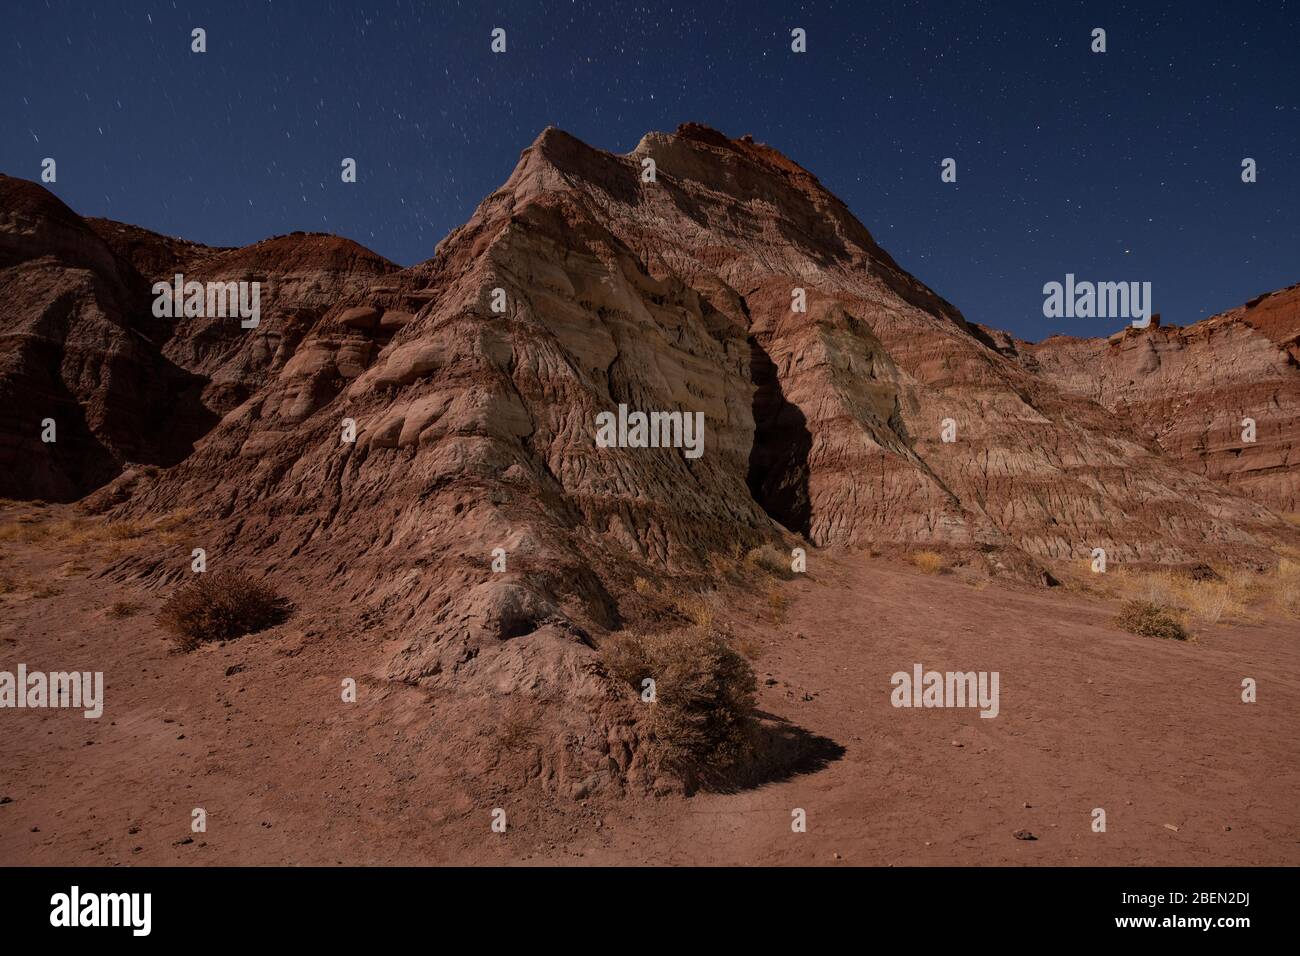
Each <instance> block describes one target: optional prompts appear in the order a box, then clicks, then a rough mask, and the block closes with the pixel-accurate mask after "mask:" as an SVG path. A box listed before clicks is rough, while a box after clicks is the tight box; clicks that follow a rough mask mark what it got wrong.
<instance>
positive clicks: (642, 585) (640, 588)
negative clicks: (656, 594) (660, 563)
mask: <svg viewBox="0 0 1300 956" xmlns="http://www.w3.org/2000/svg"><path fill="white" fill-rule="evenodd" d="M632 587H633V588H635V589H636V593H637V594H640V595H641V596H642V597H644V596H645V595H647V594H649V593H650V591H651V590H652V588H651V585H650V582H649V581H647V580H646V579H645V578H637V579H636V580H635V581H633V582H632Z"/></svg>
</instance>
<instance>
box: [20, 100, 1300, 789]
mask: <svg viewBox="0 0 1300 956" xmlns="http://www.w3.org/2000/svg"><path fill="white" fill-rule="evenodd" d="M651 169H652V170H653V181H647V178H648V170H651ZM0 199H3V213H2V214H3V216H4V218H3V219H2V220H0V254H2V255H3V256H4V258H3V260H0V266H3V272H0V289H2V290H3V291H4V293H5V301H7V302H10V303H14V304H15V305H13V306H11V311H10V312H9V313H8V314H7V315H6V316H5V324H4V326H3V330H2V331H3V334H4V336H5V341H6V348H5V352H4V356H3V359H2V361H3V362H4V363H5V364H4V365H2V366H0V398H2V399H3V402H2V403H0V404H2V405H3V409H2V410H0V415H3V416H4V418H3V420H0V441H2V442H3V443H4V444H3V446H0V457H2V459H3V462H4V464H5V466H6V475H8V477H7V478H6V479H5V482H6V484H5V486H4V487H3V488H0V493H2V494H9V495H13V496H35V495H40V496H46V497H63V498H69V497H75V496H78V495H81V494H84V493H86V492H89V491H91V490H92V489H95V488H97V487H99V486H103V487H101V488H100V490H99V491H97V492H96V493H95V495H93V496H92V497H91V498H90V499H88V502H87V505H88V506H89V507H92V508H96V509H99V510H104V509H113V511H114V514H116V515H119V516H121V515H126V516H145V515H151V514H158V513H161V512H166V511H171V510H175V509H184V510H185V511H186V512H187V513H188V514H190V515H192V519H193V522H194V527H195V529H196V532H195V534H196V541H195V542H193V544H185V545H178V546H176V547H175V548H174V549H172V550H170V551H164V552H159V553H154V554H136V555H131V556H129V557H128V558H126V559H124V561H123V562H122V563H121V565H120V566H119V567H118V568H117V569H116V573H121V574H128V573H130V574H140V575H144V576H146V577H149V578H152V579H154V580H173V579H176V578H179V577H180V576H182V575H183V574H185V573H186V572H187V568H188V561H189V548H190V547H191V546H198V545H201V546H203V547H204V548H205V549H206V550H207V552H208V555H209V560H210V561H217V562H221V561H226V562H237V563H241V564H243V565H246V566H248V567H252V568H256V569H259V570H263V569H264V570H265V571H266V572H267V573H270V574H275V575H277V576H281V577H288V578H293V579H295V580H297V581H299V582H300V585H301V587H302V588H304V589H308V590H310V591H312V592H314V593H317V594H319V595H321V602H322V603H329V604H330V605H331V606H333V607H343V606H346V607H348V608H351V609H355V610H356V611H357V612H358V613H359V614H360V615H361V618H362V619H363V620H364V621H367V622H369V624H368V625H367V626H374V627H380V628H382V629H383V630H384V632H385V634H386V635H387V636H388V637H390V638H391V639H392V641H393V644H392V647H393V650H392V653H391V656H390V658H389V659H388V663H386V664H385V665H384V667H383V668H382V669H381V672H380V674H379V676H380V677H382V678H387V679H391V680H398V681H403V682H407V683H413V684H418V685H420V686H422V687H424V688H426V689H429V690H431V691H434V692H438V693H447V694H456V695H460V696H461V697H462V698H463V699H466V700H468V699H470V698H473V700H475V701H476V703H475V704H474V705H473V706H476V707H477V706H482V707H490V700H491V699H492V698H493V695H500V694H503V693H510V694H515V695H524V696H525V697H527V698H529V699H531V700H534V701H536V702H538V706H539V707H540V706H542V704H543V703H547V704H555V703H556V702H559V704H560V706H559V709H558V711H556V713H558V714H559V716H558V717H556V718H555V721H556V722H555V724H554V726H553V727H552V730H553V731H554V733H555V734H556V735H557V736H556V739H557V741H559V742H560V743H559V744H557V749H556V754H555V755H554V761H555V762H554V764H553V765H552V766H548V767H547V768H539V770H538V773H539V775H541V776H544V777H547V778H548V779H552V778H553V779H555V780H560V781H567V782H569V783H575V782H579V781H584V780H589V779H590V778H591V776H592V775H593V774H596V775H599V774H601V773H610V774H614V775H620V776H622V777H626V778H629V779H632V778H635V777H636V776H637V774H638V773H641V772H642V771H643V769H644V768H641V767H640V766H639V765H638V763H637V761H638V759H639V758H638V756H637V750H636V748H635V747H634V746H632V745H631V744H630V743H629V741H632V740H633V739H634V736H635V735H634V731H633V729H632V720H631V718H630V717H629V716H628V714H627V711H626V708H622V707H621V705H620V702H619V700H618V699H617V695H616V694H615V693H613V692H612V691H611V689H610V687H609V685H608V683H607V682H605V681H604V680H602V679H601V678H600V675H599V673H598V672H597V670H596V669H595V668H594V665H593V655H592V652H591V647H592V645H593V636H594V635H599V634H600V633H603V632H605V631H607V630H610V629H616V628H619V627H621V626H623V625H625V624H628V623H638V615H639V614H640V613H641V611H642V610H643V607H642V605H641V604H640V603H638V596H637V593H636V590H635V589H634V588H633V582H634V581H635V579H636V578H638V577H641V576H646V577H648V578H649V579H651V580H652V581H655V582H659V583H662V582H666V581H669V580H672V581H674V582H675V586H677V587H684V588H688V589H689V588H690V587H692V586H694V585H696V584H707V583H708V582H709V581H710V580H711V572H712V570H713V569H714V567H715V562H716V561H717V559H718V558H719V557H720V556H724V555H726V554H728V553H732V552H734V551H735V550H737V549H739V550H740V551H742V552H743V551H744V550H745V549H747V548H750V547H753V546H758V545H762V544H765V543H766V544H771V543H773V542H779V543H781V546H782V547H783V548H785V549H787V550H788V549H789V548H791V547H792V546H795V545H799V544H803V545H805V546H807V545H811V546H815V547H829V548H840V549H866V548H872V549H878V550H882V551H889V550H903V549H911V548H917V547H927V548H941V549H945V550H947V551H949V552H951V553H952V554H953V555H954V556H955V558H956V560H958V561H960V562H962V563H964V564H967V565H970V566H973V567H976V568H978V569H980V570H984V571H988V572H991V573H1006V574H1009V575H1013V576H1017V577H1020V578H1027V579H1030V580H1037V581H1042V582H1050V580H1051V574H1050V571H1051V568H1052V566H1053V564H1054V563H1055V562H1057V561H1062V560H1068V559H1077V558H1083V557H1086V556H1087V555H1089V554H1090V553H1091V551H1092V549H1093V548H1096V547H1102V548H1105V549H1106V550H1107V552H1108V554H1109V556H1110V558H1111V560H1112V561H1116V562H1126V561H1140V562H1159V563H1175V564H1177V563H1189V562H1199V561H1220V560H1222V561H1233V562H1242V563H1252V562H1253V563H1262V562H1264V561H1266V560H1268V559H1269V558H1270V557H1271V556H1270V552H1269V550H1268V548H1269V545H1270V544H1271V543H1272V542H1274V541H1276V540H1278V539H1280V538H1282V537H1286V536H1288V535H1290V536H1291V537H1292V538H1294V532H1293V530H1291V529H1290V528H1288V526H1287V525H1286V524H1285V523H1284V522H1282V521H1281V520H1280V519H1279V517H1278V515H1277V514H1275V513H1274V510H1273V509H1277V508H1286V509H1289V510H1294V503H1295V494H1296V477H1295V471H1294V469H1293V468H1292V466H1291V457H1290V455H1291V452H1290V449H1291V447H1292V445H1293V444H1294V439H1295V435H1296V428H1297V425H1296V414H1295V413H1296V407H1297V405H1296V395H1297V392H1296V389H1297V380H1298V379H1297V375H1298V373H1297V369H1296V366H1295V354H1294V353H1295V347H1296V345H1295V343H1296V340H1295V334H1296V328H1295V325H1296V320H1295V314H1296V309H1295V294H1294V292H1295V290H1288V291H1287V292H1285V293H1279V294H1278V296H1273V297H1268V298H1265V299H1261V300H1260V301H1258V302H1255V303H1253V304H1252V305H1250V306H1248V307H1247V308H1246V309H1245V310H1243V311H1242V312H1241V314H1235V313H1231V314H1228V315H1225V316H1220V317H1217V318H1216V319H1214V320H1211V321H1210V322H1208V323H1202V324H1201V325H1200V326H1196V327H1193V328H1192V329H1188V330H1174V329H1168V328H1166V329H1155V330H1152V331H1149V332H1146V333H1141V334H1139V333H1125V334H1124V335H1123V336H1120V337H1118V338H1116V339H1113V340H1110V341H1096V340H1092V341H1080V340H1050V341H1049V342H1047V343H1043V344H1042V345H1038V346H1035V345H1029V344H1027V343H1022V342H1017V341H1015V340H1013V339H1011V338H1010V337H1009V336H1006V335H1004V334H1002V333H995V332H991V331H990V330H986V329H982V328H980V327H977V326H974V325H972V324H970V323H968V322H967V321H966V320H965V319H964V318H963V317H962V316H961V314H960V312H958V310H957V309H956V308H955V307H954V306H952V305H951V304H949V303H948V302H946V301H944V300H943V299H942V298H940V297H939V296H938V295H936V294H935V293H934V292H933V291H931V290H930V289H928V288H927V287H926V286H924V285H923V284H922V283H921V282H920V281H918V280H917V279H916V278H914V277H912V276H911V275H909V274H908V273H907V272H905V271H904V270H903V269H902V268H901V267H900V266H899V265H898V264H897V263H896V262H894V260H893V259H892V258H891V257H890V256H889V254H888V253H886V252H885V251H884V250H883V249H881V248H880V247H879V246H878V245H877V244H876V242H875V241H874V240H873V239H872V237H871V235H870V234H869V233H868V231H867V229H866V228H865V227H864V226H863V225H862V224H861V223H860V222H859V221H858V220H857V219H856V218H854V216H853V215H852V214H851V213H850V212H849V211H848V209H847V208H846V207H845V206H844V205H843V203H841V202H840V201H839V200H837V199H836V198H835V197H834V196H832V195H831V194H830V193H829V192H828V191H827V190H826V189H824V188H823V187H822V186H821V184H820V183H819V182H818V181H817V179H816V178H815V177H814V176H813V175H811V174H810V173H809V172H807V171H806V170H804V169H802V168H801V167H799V166H798V165H797V164H795V163H793V162H792V161H790V160H789V159H787V158H786V157H784V156H782V155H781V154H779V153H777V152H776V151H774V150H772V149H770V148H768V147H765V146H762V145H760V144H757V143H755V142H753V141H752V140H750V139H749V138H748V137H746V138H742V139H730V138H728V137H726V136H724V135H722V134H720V133H718V132H715V131H713V130H710V129H707V128H704V127H700V126H695V125H687V126H683V127H681V128H680V129H678V131H677V132H676V133H674V134H661V133H652V134H649V135H647V136H646V137H645V138H644V139H643V140H642V141H641V142H640V144H638V146H637V147H636V149H634V150H633V151H632V152H631V153H629V154H627V155H622V156H619V155H614V154H610V153H607V152H603V151H601V150H598V149H594V148H592V147H589V146H587V145H585V144H583V143H581V142H579V141H578V140H576V139H574V138H573V137H571V136H569V135H567V134H565V133H563V132H561V131H559V130H556V129H547V130H545V131H544V132H543V133H542V134H541V135H540V136H539V137H538V138H537V140H536V141H535V142H534V143H533V144H532V145H531V146H530V147H528V148H527V149H526V150H524V152H523V154H522V155H521V157H520V161H519V164H518V166H517V167H516V169H515V171H514V173H513V174H512V175H511V177H510V179H509V180H508V181H507V182H506V183H505V185H503V186H502V187H501V188H500V189H499V190H497V191H496V192H494V193H493V194H492V195H490V196H488V197H487V198H486V199H485V200H484V201H483V202H482V204H481V205H480V206H479V208H478V209H477V210H476V212H475V213H474V215H473V216H472V217H471V218H470V220H469V221H468V222H467V223H466V224H465V225H464V226H462V227H460V228H458V229H456V230H455V231H454V232H452V233H451V234H450V235H449V236H448V237H447V238H446V239H445V240H444V241H443V242H442V243H440V244H439V246H438V248H437V250H436V251H435V254H434V256H433V258H431V259H430V260H428V261H427V262H424V263H421V264H420V265H417V266H415V267H412V268H410V269H398V268H397V267H395V266H393V265H392V264H391V263H388V262H387V261H385V260H383V259H382V258H380V257H378V256H376V255H374V254H372V253H369V252H367V251H366V250H364V249H361V248H360V247H358V246H356V245H355V244H353V243H350V242H348V241H347V240H343V239H338V238H335V237H329V236H318V235H297V234H296V235H293V236H285V237H280V238H277V239H272V240H267V241H265V242H262V243H258V244H256V245H254V246H250V247H247V248H244V249H211V248H208V247H204V246H196V245H193V244H189V243H183V242H179V241H176V240H169V239H165V238H163V237H160V236H155V235H153V234H151V233H147V232H145V231H143V230H139V229H135V228H133V227H127V226H121V225H118V224H115V223H109V222H106V221H102V220H95V221H92V222H90V223H87V222H85V221H83V220H81V219H79V218H78V217H77V216H76V215H75V214H73V213H72V212H71V211H70V210H68V209H67V208H66V207H65V206H63V205H62V204H61V203H59V202H58V201H57V200H55V199H54V198H53V197H51V196H49V194H48V193H46V192H45V191H44V190H42V189H41V188H40V187H38V186H35V185H34V184H30V183H24V182H21V181H18V180H12V179H7V178H6V179H4V180H2V181H0ZM176 272H183V273H184V274H185V276H186V278H187V279H196V280H198V281H215V280H221V281H260V282H262V283H264V284H265V285H266V287H267V289H268V291H267V293H266V298H265V300H264V306H263V316H264V317H263V320H262V322H261V324H260V325H259V327H258V328H256V329H242V328H240V325H239V323H238V321H237V320H234V319H218V320H202V319H200V320H191V319H182V320H156V319H154V318H153V317H152V316H151V314H150V312H149V309H148V302H149V298H148V287H149V285H150V284H151V283H152V282H153V281H156V280H159V279H162V280H169V279H170V278H171V275H172V274H173V273H176ZM1279 297H1280V298H1279ZM1275 299H1277V300H1278V301H1273V300H1275ZM1288 349H1289V350H1290V353H1288V351H1287V350H1288ZM1211 350H1213V352H1212V354H1213V360H1212V359H1211ZM1225 354H1226V355H1227V356H1229V358H1228V359H1226V360H1225V358H1224V356H1225ZM620 405H622V406H626V408H628V409H631V410H634V411H642V412H646V413H651V412H659V413H670V414H671V413H679V414H691V413H696V412H700V413H703V416H704V422H705V435H704V453H703V454H702V455H701V456H700V457H698V458H693V457H689V456H688V455H686V454H684V452H683V450H682V449H681V448H666V447H661V448H654V447H651V448H639V447H600V446H599V445H598V443H597V441H596V434H597V421H598V416H600V415H601V414H602V413H605V412H612V411H615V410H616V409H618V408H619V406H620ZM1251 411H1255V412H1256V415H1255V417H1256V418H1257V420H1258V421H1259V423H1260V424H1259V435H1260V441H1259V443H1258V446H1256V447H1255V448H1252V449H1250V450H1249V451H1245V452H1242V451H1240V450H1237V451H1236V452H1235V453H1234V447H1233V446H1232V442H1231V435H1230V434H1229V432H1230V428H1229V426H1230V425H1231V423H1232V422H1233V421H1236V420H1239V419H1240V418H1241V417H1242V416H1244V415H1248V414H1249V413H1250V412H1251ZM47 415H49V416H50V417H54V418H55V419H57V420H58V421H59V427H60V433H59V442H58V444H57V448H58V451H57V452H55V451H54V449H53V447H47V448H42V447H41V444H40V442H39V438H38V436H39V422H40V420H41V419H42V418H44V417H46V416H47ZM65 421H66V422H67V424H66V425H65V424H64V423H65ZM65 435H66V436H68V442H69V443H68V444H65V443H64V436H65ZM128 463H131V465H130V466H129V467H128ZM140 465H156V466H160V467H152V468H151V467H139V466H140ZM119 472H120V474H119ZM115 475H117V477H116V478H115V477H114V476H115ZM110 479H112V480H111V481H110ZM200 537H201V540H197V538H200ZM494 564H495V565H496V566H495V567H494ZM714 577H716V575H714ZM575 702H578V703H580V704H581V706H580V707H576V708H575V707H573V706H571V705H572V704H574V703H575ZM466 706H469V705H466ZM578 713H581V714H587V715H590V714H598V715H599V718H598V719H595V720H591V719H588V718H587V717H583V718H582V719H581V720H578V719H576V718H575V717H574V714H578ZM586 785H587V784H585V783H584V784H583V786H586Z"/></svg>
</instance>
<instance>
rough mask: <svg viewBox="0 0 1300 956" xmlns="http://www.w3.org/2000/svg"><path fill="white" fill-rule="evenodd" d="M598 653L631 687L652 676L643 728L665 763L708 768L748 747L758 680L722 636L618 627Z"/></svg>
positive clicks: (738, 757) (724, 763)
mask: <svg viewBox="0 0 1300 956" xmlns="http://www.w3.org/2000/svg"><path fill="white" fill-rule="evenodd" d="M601 655H602V658H603V660H604V662H605V667H606V669H607V670H608V671H609V673H610V674H611V675H612V676H614V677H615V678H617V679H618V680H620V681H622V682H624V683H626V684H628V685H629V686H631V687H632V688H633V689H634V690H636V691H637V692H638V693H641V692H642V686H641V682H642V681H643V680H645V679H646V678H647V677H649V678H652V679H653V680H654V682H655V701H654V703H653V704H652V705H651V706H650V734H651V737H652V739H653V740H654V742H655V746H656V748H657V749H658V751H659V753H660V754H661V756H662V757H663V758H664V760H665V762H666V763H667V765H668V766H670V767H673V768H674V769H676V770H678V771H682V772H689V773H695V772H703V773H706V774H707V773H709V772H711V771H720V770H723V769H725V768H727V767H729V766H732V765H733V764H736V763H737V762H739V761H740V760H742V759H743V758H744V757H746V756H747V755H748V754H749V752H750V746H751V740H752V735H753V728H754V707H755V694H756V692H757V689H758V684H757V681H756V680H755V677H754V670H753V668H752V667H750V666H749V662H748V661H747V660H745V658H744V657H743V656H741V655H740V654H739V653H738V652H737V651H736V650H735V649H734V648H732V647H731V646H730V645H729V644H728V643H727V642H726V641H725V640H723V639H722V637H721V636H719V635H717V634H715V633H712V632H702V631H687V630H677V631H671V632H669V633H667V634H656V635H645V634H617V635H611V636H610V637H609V638H606V640H605V641H604V643H603V644H602V646H601Z"/></svg>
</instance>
